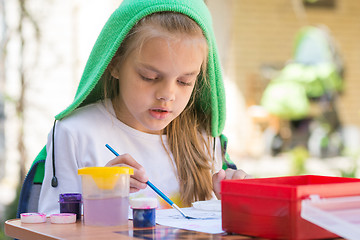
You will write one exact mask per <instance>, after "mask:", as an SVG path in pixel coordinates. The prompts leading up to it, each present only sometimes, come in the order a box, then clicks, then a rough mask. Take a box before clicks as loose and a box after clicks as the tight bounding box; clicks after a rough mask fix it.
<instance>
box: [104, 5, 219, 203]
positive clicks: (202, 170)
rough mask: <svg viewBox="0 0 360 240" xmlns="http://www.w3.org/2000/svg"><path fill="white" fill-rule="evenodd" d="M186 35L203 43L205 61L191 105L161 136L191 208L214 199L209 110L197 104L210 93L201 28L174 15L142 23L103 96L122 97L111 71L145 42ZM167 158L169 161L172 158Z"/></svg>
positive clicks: (122, 51)
mask: <svg viewBox="0 0 360 240" xmlns="http://www.w3.org/2000/svg"><path fill="white" fill-rule="evenodd" d="M184 34H185V36H189V37H190V38H194V40H195V39H200V40H201V41H202V42H203V43H202V44H201V47H202V48H203V49H204V60H203V64H202V66H201V72H200V74H199V76H198V80H197V81H196V84H195V87H194V90H193V92H192V95H191V97H190V100H189V103H188V104H187V106H186V108H185V109H184V111H183V112H182V113H181V114H180V115H179V116H178V117H177V118H175V119H174V120H173V121H172V122H171V123H170V124H169V125H168V126H167V127H165V129H164V130H163V131H162V132H161V134H160V136H162V135H163V134H166V136H167V139H168V146H167V147H168V148H167V147H165V145H164V148H165V149H166V150H167V151H168V150H169V151H170V152H171V154H172V156H173V159H174V163H175V166H176V169H177V177H178V180H179V183H180V197H181V201H182V204H183V206H189V205H190V204H191V203H192V202H193V201H199V200H206V199H209V198H211V196H212V179H211V169H212V166H213V164H212V161H213V158H212V150H211V144H210V142H211V138H210V137H209V136H211V135H210V134H211V133H210V126H211V119H210V114H209V113H207V112H206V111H209V110H208V109H202V108H201V104H200V103H199V100H198V99H199V95H200V94H204V89H205V88H207V89H209V83H208V81H207V74H206V72H207V71H206V65H207V54H208V46H207V43H206V39H205V37H204V35H203V33H202V30H201V28H200V27H199V26H198V25H197V23H196V22H195V21H194V20H192V19H191V18H189V17H187V16H186V15H183V14H181V13H175V12H160V13H154V14H151V15H149V16H147V17H145V18H143V19H141V20H140V21H139V22H138V23H137V24H136V25H135V26H134V27H133V28H132V30H131V31H130V32H129V34H128V35H127V36H126V38H125V39H124V41H123V43H122V44H121V46H120V48H119V49H118V51H117V53H116V54H115V56H114V57H113V60H112V61H111V63H110V64H109V68H108V69H107V71H106V73H105V74H106V75H107V76H106V80H105V82H104V91H105V94H104V95H105V97H108V98H111V99H113V98H115V97H116V96H117V95H118V94H119V85H118V84H119V83H118V80H117V79H115V78H113V77H112V76H111V74H110V70H111V68H113V67H115V66H119V64H121V63H122V62H123V61H124V60H125V59H126V57H127V56H129V54H130V53H131V52H132V51H135V50H138V51H141V46H142V45H143V44H144V42H145V41H146V40H148V39H150V38H153V37H156V36H163V37H164V36H165V37H169V38H171V37H176V36H177V35H179V36H184ZM163 144H164V142H163ZM168 154H169V157H170V155H171V154H170V153H169V152H168Z"/></svg>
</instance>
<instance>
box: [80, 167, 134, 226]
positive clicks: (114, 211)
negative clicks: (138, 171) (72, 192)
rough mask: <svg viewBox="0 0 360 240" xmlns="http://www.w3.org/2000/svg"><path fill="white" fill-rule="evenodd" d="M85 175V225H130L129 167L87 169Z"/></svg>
mask: <svg viewBox="0 0 360 240" xmlns="http://www.w3.org/2000/svg"><path fill="white" fill-rule="evenodd" d="M78 174H79V175H81V180H82V181H81V182H82V196H83V202H84V205H83V206H84V217H83V219H84V224H85V225H92V226H118V225H127V224H128V217H129V192H130V175H132V174H134V170H133V169H132V168H129V167H85V168H81V169H78Z"/></svg>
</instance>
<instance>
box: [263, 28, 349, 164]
mask: <svg viewBox="0 0 360 240" xmlns="http://www.w3.org/2000/svg"><path fill="white" fill-rule="evenodd" d="M343 75H344V67H343V61H342V59H341V57H340V55H339V53H338V49H337V48H336V45H335V43H334V41H333V39H332V37H331V36H330V34H329V32H328V31H327V29H326V28H325V27H315V26H307V27H305V28H303V29H301V30H300V31H299V32H298V34H297V36H296V40H295V48H294V52H293V58H292V60H291V61H289V62H288V63H287V64H286V65H285V66H284V67H283V68H282V69H281V70H280V71H279V73H278V74H277V75H276V76H275V77H274V78H273V79H271V80H270V82H269V84H268V85H267V87H266V88H265V90H264V93H263V95H262V99H261V105H262V106H263V107H264V108H265V109H266V110H267V111H268V112H269V113H270V114H272V115H275V116H277V117H278V118H279V119H281V121H282V124H281V127H287V129H288V131H287V132H288V133H290V134H282V132H284V131H281V129H277V130H276V132H275V133H274V134H273V136H272V140H271V141H268V144H269V146H267V148H268V149H270V151H271V152H270V153H271V154H272V155H276V154H278V153H280V152H282V151H284V150H289V149H292V148H294V147H296V146H303V147H306V148H307V149H308V151H309V153H310V155H311V156H314V157H332V156H338V155H340V153H341V151H342V148H343V141H342V139H341V122H340V119H339V115H338V113H337V109H336V100H337V96H338V95H339V94H340V93H342V90H343ZM285 135H286V136H285Z"/></svg>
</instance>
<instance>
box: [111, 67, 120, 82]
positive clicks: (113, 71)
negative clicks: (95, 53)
mask: <svg viewBox="0 0 360 240" xmlns="http://www.w3.org/2000/svg"><path fill="white" fill-rule="evenodd" d="M109 70H110V74H111V76H112V77H114V78H116V79H119V78H120V77H119V71H118V69H117V68H114V67H112V68H110V69H109Z"/></svg>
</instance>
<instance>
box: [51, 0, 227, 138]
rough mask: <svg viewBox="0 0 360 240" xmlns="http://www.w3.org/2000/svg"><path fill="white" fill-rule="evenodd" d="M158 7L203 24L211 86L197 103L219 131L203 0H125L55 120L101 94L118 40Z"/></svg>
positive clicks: (218, 76)
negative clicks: (70, 101)
mask: <svg viewBox="0 0 360 240" xmlns="http://www.w3.org/2000/svg"><path fill="white" fill-rule="evenodd" d="M159 11H174V12H179V13H182V14H185V15H187V16H189V17H190V18H192V19H193V20H195V21H196V22H197V23H198V25H199V26H200V27H201V28H202V30H203V32H204V35H205V37H206V39H207V42H208V46H209V56H208V66H207V71H208V72H207V74H208V78H209V82H210V88H211V89H209V88H207V89H206V92H203V93H202V94H201V99H200V101H199V102H198V103H197V104H198V106H199V107H200V109H202V110H203V111H204V112H205V113H207V114H209V115H210V116H211V133H212V136H214V137H216V136H219V135H220V134H221V132H222V130H223V128H224V124H225V92H224V86H223V81H222V73H221V66H220V62H219V56H218V51H217V47H216V42H215V36H214V33H213V29H212V20H211V15H210V13H209V11H208V9H207V7H206V5H205V3H204V1H203V0H124V1H123V2H122V3H121V5H120V6H119V8H118V9H117V10H115V12H114V13H113V14H112V15H111V16H110V18H109V19H108V21H107V22H106V24H105V26H104V28H103V29H102V31H101V33H100V35H99V37H98V39H97V41H96V43H95V45H94V47H93V49H92V51H91V54H90V56H89V59H88V61H87V63H86V66H85V70H84V72H83V75H82V77H81V80H80V83H79V87H78V89H77V92H76V95H75V98H74V101H73V102H72V103H71V105H70V106H69V107H67V108H66V109H65V110H64V111H62V112H61V113H59V114H58V115H56V116H55V118H56V119H57V120H60V119H62V118H64V117H66V116H68V115H69V114H70V113H71V112H72V111H74V109H76V108H78V107H81V106H84V105H87V104H90V103H93V102H95V101H97V100H99V99H101V98H102V82H101V78H102V75H103V74H104V71H105V69H106V68H107V66H108V64H109V63H110V61H111V59H112V57H113V56H114V54H115V52H116V50H117V49H118V48H119V46H120V44H121V42H122V41H123V39H124V38H125V36H126V35H127V33H128V32H129V31H130V30H131V28H132V27H133V26H134V25H135V24H136V23H137V22H138V21H139V20H140V19H142V18H143V17H145V16H146V15H149V14H152V13H154V12H159Z"/></svg>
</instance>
